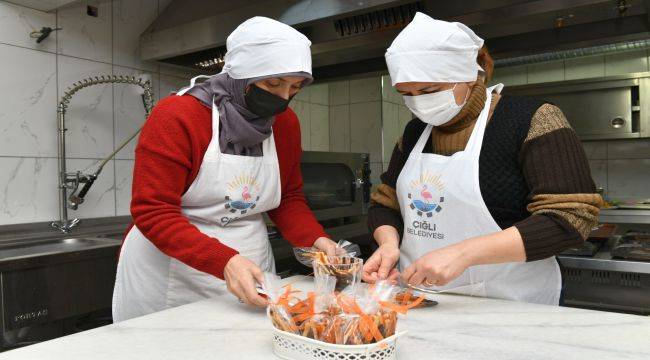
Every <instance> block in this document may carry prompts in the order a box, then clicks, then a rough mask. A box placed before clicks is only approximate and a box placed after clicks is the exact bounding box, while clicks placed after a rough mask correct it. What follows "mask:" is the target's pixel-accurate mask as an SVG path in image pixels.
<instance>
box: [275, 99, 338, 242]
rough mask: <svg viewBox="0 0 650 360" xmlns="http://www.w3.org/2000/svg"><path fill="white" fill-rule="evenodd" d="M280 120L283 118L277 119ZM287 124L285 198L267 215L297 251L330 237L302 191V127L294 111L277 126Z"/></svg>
mask: <svg viewBox="0 0 650 360" xmlns="http://www.w3.org/2000/svg"><path fill="white" fill-rule="evenodd" d="M278 117H280V115H279V116H278ZM279 121H284V122H285V124H286V128H285V129H283V130H285V131H286V132H287V134H286V136H284V137H283V139H282V141H289V142H290V148H289V149H288V152H289V153H287V154H285V156H286V159H287V161H288V162H290V163H289V164H288V166H287V168H288V169H290V170H289V172H288V174H286V175H284V176H282V177H283V182H284V185H283V186H282V197H281V200H280V206H278V207H277V208H275V209H273V210H270V211H268V212H267V214H268V215H269V218H271V220H272V221H273V223H274V224H275V225H276V226H277V228H278V230H279V231H280V233H281V234H282V237H283V238H285V239H286V240H287V241H288V242H289V243H290V244H291V245H293V246H296V247H309V246H312V245H314V242H315V241H316V239H318V238H319V237H329V236H328V235H327V234H326V233H325V230H324V229H323V226H322V225H321V224H320V223H318V221H317V220H316V217H315V216H314V213H312V211H311V210H310V209H309V207H308V206H307V201H306V200H305V196H304V193H303V191H302V186H303V181H302V172H301V170H300V157H301V155H302V148H301V145H300V139H301V138H300V123H299V122H298V118H297V117H296V115H295V114H294V113H293V111H291V110H288V111H287V112H286V113H284V114H283V117H282V118H278V119H277V120H276V122H279Z"/></svg>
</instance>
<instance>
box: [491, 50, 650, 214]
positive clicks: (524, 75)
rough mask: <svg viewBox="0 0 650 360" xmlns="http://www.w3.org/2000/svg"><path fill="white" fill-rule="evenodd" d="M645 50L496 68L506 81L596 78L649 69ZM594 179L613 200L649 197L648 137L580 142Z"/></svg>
mask: <svg viewBox="0 0 650 360" xmlns="http://www.w3.org/2000/svg"><path fill="white" fill-rule="evenodd" d="M649 55H650V53H649V52H648V51H646V50H637V51H631V52H624V53H619V54H612V55H606V56H605V55H597V56H588V57H580V58H575V59H567V60H564V61H555V62H548V63H539V64H531V65H520V66H513V67H506V68H496V69H495V79H494V80H493V81H492V82H493V83H496V82H503V83H504V84H505V85H506V86H508V85H522V84H527V83H528V84H531V83H540V82H549V81H562V80H574V79H585V78H598V77H603V76H611V75H621V74H628V73H635V72H644V71H648V70H650V68H649V65H648V56H649ZM583 146H584V148H585V152H586V154H587V158H588V159H589V165H590V167H591V172H592V176H593V179H594V181H595V183H596V185H597V186H600V187H603V188H604V189H605V192H606V194H607V196H608V197H610V198H612V199H615V200H624V201H625V200H639V199H646V198H650V187H648V183H649V181H650V139H633V140H612V141H585V142H583Z"/></svg>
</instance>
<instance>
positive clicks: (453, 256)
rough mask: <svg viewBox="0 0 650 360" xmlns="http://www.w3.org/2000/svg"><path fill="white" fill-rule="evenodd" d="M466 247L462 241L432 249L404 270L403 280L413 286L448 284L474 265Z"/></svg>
mask: <svg viewBox="0 0 650 360" xmlns="http://www.w3.org/2000/svg"><path fill="white" fill-rule="evenodd" d="M465 249H466V245H465V244H464V243H462V242H461V243H457V244H454V245H451V246H446V247H443V248H440V249H436V250H433V251H430V252H428V253H426V254H425V255H423V256H422V257H421V258H419V259H417V260H416V261H415V262H414V263H413V264H411V265H410V266H409V267H407V268H406V269H405V270H404V272H403V273H402V280H403V281H404V282H405V283H406V284H409V285H411V286H418V285H420V284H424V285H425V286H434V285H436V286H443V285H447V284H448V283H449V282H451V281H452V280H454V279H456V278H457V277H459V276H460V274H462V273H463V271H465V269H467V268H468V267H469V266H471V265H472V264H471V262H470V260H469V257H468V256H466V254H467V251H466V250H465Z"/></svg>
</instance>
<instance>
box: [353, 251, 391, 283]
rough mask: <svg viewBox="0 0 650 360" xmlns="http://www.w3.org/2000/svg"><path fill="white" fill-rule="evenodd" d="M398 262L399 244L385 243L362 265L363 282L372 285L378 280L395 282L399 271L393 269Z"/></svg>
mask: <svg viewBox="0 0 650 360" xmlns="http://www.w3.org/2000/svg"><path fill="white" fill-rule="evenodd" d="M398 260H399V244H398V243H397V242H394V243H392V242H385V243H384V244H382V245H380V246H379V248H378V249H377V250H375V252H374V253H373V254H372V256H370V258H369V259H368V261H366V263H365V264H364V265H363V273H362V279H363V281H365V282H367V283H369V284H374V283H375V282H377V281H379V280H388V281H390V282H393V283H395V282H397V278H398V277H399V271H397V269H396V268H395V265H397V261H398Z"/></svg>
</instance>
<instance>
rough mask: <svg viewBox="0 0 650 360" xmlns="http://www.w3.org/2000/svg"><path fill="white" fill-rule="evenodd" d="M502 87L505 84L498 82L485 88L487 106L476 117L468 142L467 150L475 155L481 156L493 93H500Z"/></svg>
mask: <svg viewBox="0 0 650 360" xmlns="http://www.w3.org/2000/svg"><path fill="white" fill-rule="evenodd" d="M502 89H503V84H497V85H494V86H491V87H489V88H487V89H486V90H485V92H486V95H487V96H486V100H485V106H484V107H483V110H482V111H481V114H480V115H479V116H478V119H476V125H475V126H474V130H473V131H472V135H470V138H469V141H468V142H467V146H466V148H465V151H468V152H469V153H471V154H473V155H476V156H479V154H480V152H481V147H482V146H483V137H484V135H485V128H486V127H487V123H488V118H489V117H490V105H492V93H493V92H496V93H497V94H499V93H501V90H502Z"/></svg>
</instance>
